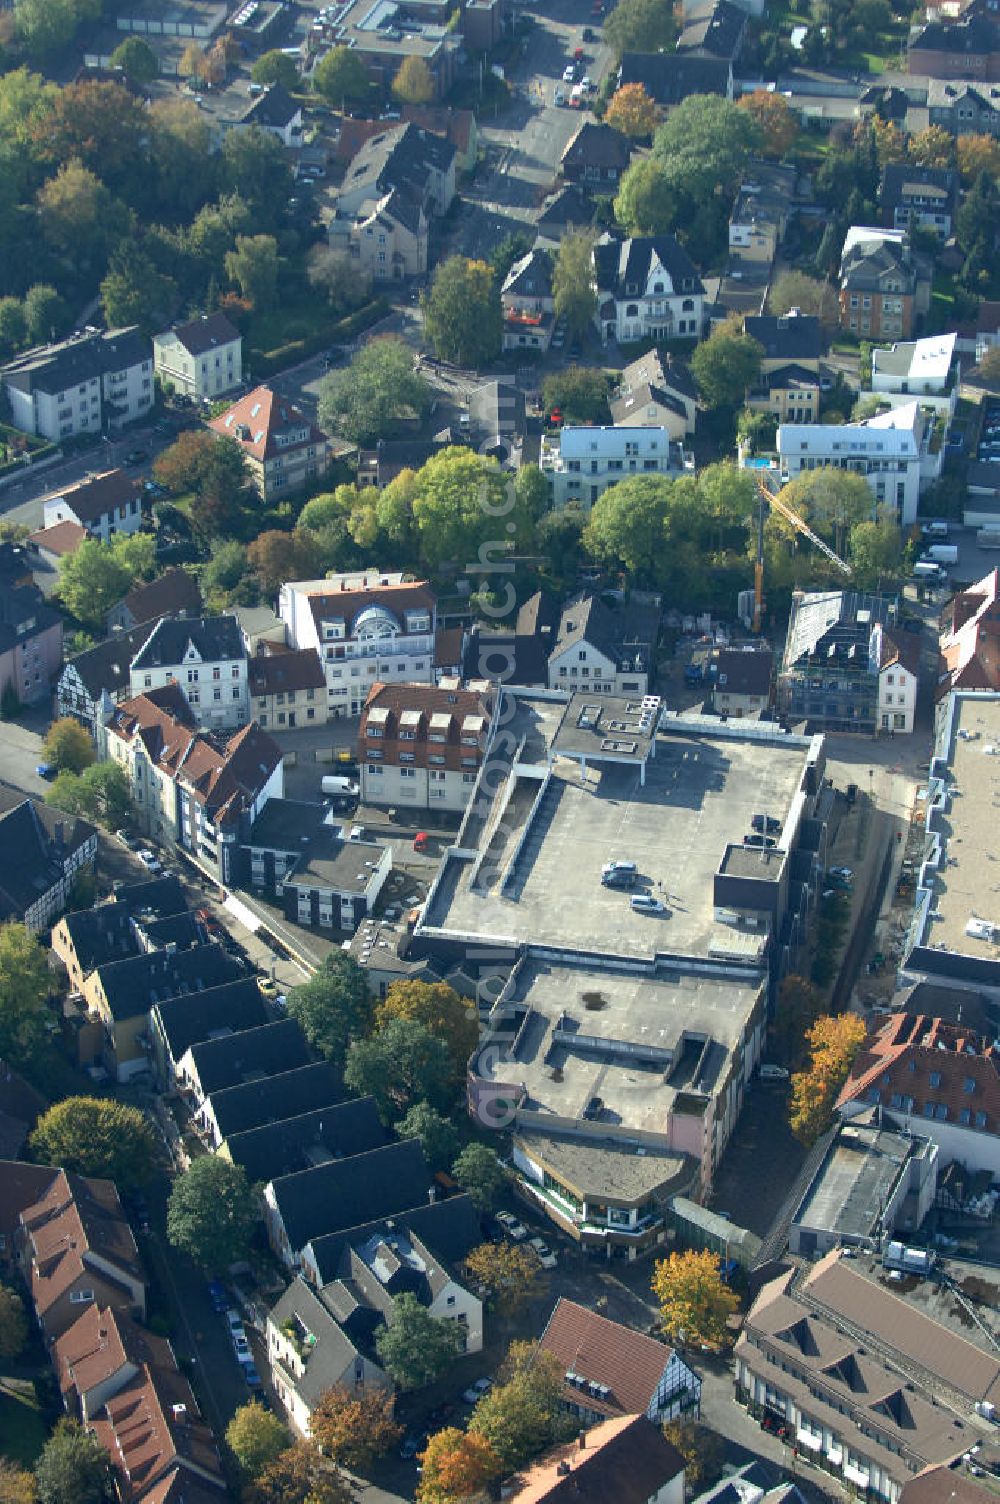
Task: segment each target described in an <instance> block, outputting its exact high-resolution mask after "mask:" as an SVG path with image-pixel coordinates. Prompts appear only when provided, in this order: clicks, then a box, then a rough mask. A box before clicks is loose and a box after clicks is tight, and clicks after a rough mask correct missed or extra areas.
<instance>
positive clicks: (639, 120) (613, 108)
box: [604, 84, 660, 141]
mask: <svg viewBox="0 0 1000 1504" xmlns="http://www.w3.org/2000/svg"><path fill="white" fill-rule="evenodd" d="M659 118H660V112H659V110H658V109H657V108H656V105H655V104H654V103H653V101H652V100H651V99H650V97H649V95H648V94H647V93H646V91H645V89H644V88H643V86H642V84H622V86H621V88H620V89H616V90H615V92H614V94H613V95H612V97H611V100H610V102H609V104H608V107H607V109H606V110H605V112H604V123H605V125H612V126H614V128H615V130H616V131H621V133H622V135H623V136H628V137H629V138H630V139H631V140H633V141H637V140H641V139H642V138H643V137H645V136H651V135H652V134H653V132H654V130H655V129H656V126H657V122H658V121H659Z"/></svg>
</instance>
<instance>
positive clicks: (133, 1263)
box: [21, 1170, 144, 1321]
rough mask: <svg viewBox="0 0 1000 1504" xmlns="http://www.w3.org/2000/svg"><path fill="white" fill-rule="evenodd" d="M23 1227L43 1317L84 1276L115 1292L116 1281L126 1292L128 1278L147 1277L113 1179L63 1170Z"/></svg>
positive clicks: (26, 1214) (34, 1294)
mask: <svg viewBox="0 0 1000 1504" xmlns="http://www.w3.org/2000/svg"><path fill="white" fill-rule="evenodd" d="M21 1226H22V1228H23V1229H24V1236H25V1240H26V1244H27V1247H28V1250H29V1252H30V1257H31V1295H32V1300H33V1301H34V1305H35V1310H36V1312H37V1314H38V1317H39V1320H40V1321H44V1318H45V1315H46V1313H47V1312H48V1311H49V1310H51V1308H52V1306H53V1305H55V1303H56V1302H57V1301H59V1300H60V1299H61V1298H62V1296H63V1295H65V1294H66V1292H67V1291H68V1290H69V1289H71V1287H72V1286H73V1284H74V1283H75V1282H76V1281H77V1280H78V1279H80V1278H81V1276H84V1275H86V1276H87V1277H88V1279H89V1278H91V1277H93V1279H94V1280H95V1282H96V1283H97V1284H101V1283H102V1282H103V1283H104V1285H105V1287H106V1288H107V1289H108V1292H109V1296H110V1290H111V1289H112V1288H113V1287H114V1286H115V1285H118V1284H120V1287H121V1290H122V1292H123V1293H124V1292H125V1291H126V1290H127V1285H126V1284H125V1281H126V1280H131V1281H138V1282H139V1283H142V1282H143V1280H144V1276H143V1270H142V1265H141V1264H140V1262H139V1252H138V1249H137V1248H136V1245H135V1239H134V1237H133V1236H132V1230H131V1228H130V1227H129V1225H128V1223H127V1222H126V1221H125V1217H124V1214H123V1212H122V1209H121V1203H120V1202H119V1200H118V1193H117V1191H116V1190H115V1187H114V1186H113V1185H112V1183H111V1181H109V1180H94V1179H89V1178H87V1179H85V1178H84V1177H83V1176H81V1175H69V1174H67V1173H66V1171H65V1170H60V1171H59V1172H58V1174H57V1175H56V1177H55V1179H54V1180H53V1181H52V1182H51V1183H50V1184H49V1186H48V1188H47V1190H45V1191H44V1192H43V1194H42V1195H41V1197H40V1198H39V1199H38V1201H37V1202H35V1203H34V1205H32V1206H29V1207H26V1208H25V1209H24V1211H23V1212H22V1213H21ZM92 1255H93V1256H94V1257H93V1258H92V1257H91V1256H92ZM95 1258H96V1259H97V1260H99V1264H97V1263H95V1262H94V1259H95ZM130 1298H131V1297H128V1299H129V1300H130ZM125 1303H128V1302H127V1301H126V1302H125Z"/></svg>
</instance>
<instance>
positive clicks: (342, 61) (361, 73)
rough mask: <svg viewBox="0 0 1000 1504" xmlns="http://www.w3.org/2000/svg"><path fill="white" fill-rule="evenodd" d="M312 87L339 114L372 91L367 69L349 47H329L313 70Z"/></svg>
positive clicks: (365, 97)
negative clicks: (338, 111) (339, 111)
mask: <svg viewBox="0 0 1000 1504" xmlns="http://www.w3.org/2000/svg"><path fill="white" fill-rule="evenodd" d="M312 83H313V88H314V89H315V91H316V93H317V94H320V95H322V97H323V98H324V99H325V100H326V101H327V103H328V104H332V105H333V106H334V108H335V109H339V110H341V111H345V110H346V109H347V106H348V104H349V103H350V104H355V103H360V102H361V101H363V100H365V99H367V98H368V94H369V91H370V89H371V78H370V76H369V73H368V69H367V68H366V67H365V65H364V63H363V62H362V61H361V59H360V58H359V57H358V54H357V53H356V52H355V51H354V50H353V49H352V48H350V47H331V48H330V51H329V52H328V53H326V55H325V56H324V57H321V58H320V60H319V62H318V63H317V64H316V66H315V68H314V69H313V76H312Z"/></svg>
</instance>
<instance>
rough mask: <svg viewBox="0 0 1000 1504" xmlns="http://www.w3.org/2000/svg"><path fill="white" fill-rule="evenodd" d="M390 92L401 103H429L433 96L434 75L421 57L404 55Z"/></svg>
mask: <svg viewBox="0 0 1000 1504" xmlns="http://www.w3.org/2000/svg"><path fill="white" fill-rule="evenodd" d="M392 92H393V94H394V95H395V96H396V98H397V99H398V100H399V101H400V103H402V104H430V102H431V100H432V99H433V98H434V93H435V89H434V75H433V73H432V72H431V70H430V68H428V66H427V64H426V63H425V62H424V60H423V58H422V57H415V56H411V57H404V59H403V61H402V62H401V63H400V65H399V72H398V73H397V74H396V77H395V78H394V79H393V81H392Z"/></svg>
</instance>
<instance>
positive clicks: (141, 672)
mask: <svg viewBox="0 0 1000 1504" xmlns="http://www.w3.org/2000/svg"><path fill="white" fill-rule="evenodd" d="M165 684H176V685H177V687H178V689H179V690H180V691H181V693H182V695H183V696H184V698H185V700H186V701H187V703H188V706H189V707H190V710H191V715H192V717H193V718H194V720H195V721H196V723H197V724H198V725H199V726H202V727H204V728H205V729H206V730H212V731H218V730H224V729H228V728H231V727H234V726H245V725H246V723H247V721H248V720H249V719H250V697H249V689H248V679H247V651H246V647H245V645H244V642H243V634H242V632H241V631H240V624H239V622H238V621H237V620H236V617H235V616H194V617H171V616H164V617H162V618H161V619H160V620H159V621H158V622H157V623H156V624H155V625H154V626H152V628H151V630H150V634H149V636H148V637H147V639H146V641H145V642H144V643H143V645H142V647H141V648H140V649H139V651H138V652H137V653H136V655H135V657H134V658H133V659H132V664H131V668H130V670H129V692H130V694H131V695H132V696H133V697H134V696H135V695H141V694H144V693H148V691H149V690H151V689H160V688H162V687H163V685H165Z"/></svg>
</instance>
